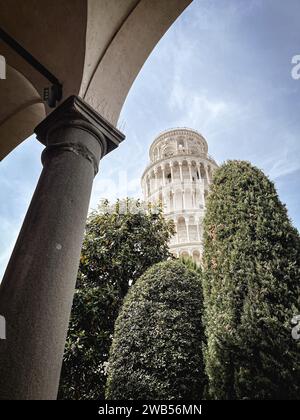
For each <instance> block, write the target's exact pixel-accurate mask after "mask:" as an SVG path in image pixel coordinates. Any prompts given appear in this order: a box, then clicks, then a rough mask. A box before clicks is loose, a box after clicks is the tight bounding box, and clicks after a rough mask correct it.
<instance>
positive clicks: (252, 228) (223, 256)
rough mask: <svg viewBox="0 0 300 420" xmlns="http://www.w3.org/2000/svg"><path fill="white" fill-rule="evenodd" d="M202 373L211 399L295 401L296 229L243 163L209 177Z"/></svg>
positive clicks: (298, 377)
mask: <svg viewBox="0 0 300 420" xmlns="http://www.w3.org/2000/svg"><path fill="white" fill-rule="evenodd" d="M204 232H205V233H204V250H205V252H204V271H205V273H204V280H203V286H204V306H205V320H206V324H207V326H206V336H207V348H206V352H205V361H206V372H207V374H208V377H209V388H210V395H211V397H212V398H215V399H289V398H291V399H292V398H295V399H299V396H300V347H299V345H300V343H297V342H296V341H294V340H293V339H292V337H291V328H292V327H291V319H292V317H293V316H294V315H297V314H300V308H299V296H300V293H299V290H300V287H299V286H300V247H299V244H300V242H299V234H298V232H297V230H296V229H294V228H293V227H292V225H291V223H290V221H289V219H288V216H287V212H286V209H285V206H284V205H283V204H282V203H281V202H280V201H279V198H278V196H277V193H276V190H275V187H274V185H273V183H272V182H270V181H269V180H268V178H267V177H266V176H265V175H264V174H263V173H262V172H261V171H260V170H258V169H257V168H255V167H253V166H251V165H250V164H249V163H247V162H241V161H229V162H227V163H225V164H224V165H223V166H222V167H220V168H219V169H218V170H217V171H216V172H215V175H214V182H213V184H212V187H211V192H210V194H209V196H208V200H207V210H206V215H205V220H204Z"/></svg>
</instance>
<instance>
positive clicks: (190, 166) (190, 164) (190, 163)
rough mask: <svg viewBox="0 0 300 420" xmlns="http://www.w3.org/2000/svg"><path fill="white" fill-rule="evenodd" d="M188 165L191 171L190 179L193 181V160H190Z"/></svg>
mask: <svg viewBox="0 0 300 420" xmlns="http://www.w3.org/2000/svg"><path fill="white" fill-rule="evenodd" d="M188 165H189V173H190V181H191V182H192V181H193V177H192V162H190V161H188Z"/></svg>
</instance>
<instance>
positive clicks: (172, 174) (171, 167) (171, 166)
mask: <svg viewBox="0 0 300 420" xmlns="http://www.w3.org/2000/svg"><path fill="white" fill-rule="evenodd" d="M169 165H170V170H171V182H174V171H173V162H170V163H169Z"/></svg>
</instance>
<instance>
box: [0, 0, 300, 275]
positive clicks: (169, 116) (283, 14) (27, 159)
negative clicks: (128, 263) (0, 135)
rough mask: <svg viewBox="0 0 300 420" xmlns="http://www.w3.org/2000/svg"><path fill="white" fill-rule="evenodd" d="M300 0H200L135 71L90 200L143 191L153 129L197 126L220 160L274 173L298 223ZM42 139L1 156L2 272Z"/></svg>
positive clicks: (26, 200)
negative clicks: (119, 135)
mask: <svg viewBox="0 0 300 420" xmlns="http://www.w3.org/2000/svg"><path fill="white" fill-rule="evenodd" d="M299 19H300V1H299V0H286V1H284V2H283V1H281V0H247V1H246V0H226V1H225V0H194V2H193V3H192V4H191V6H189V7H188V8H187V9H186V11H185V12H184V13H183V15H182V16H181V17H180V18H179V19H178V20H177V21H176V22H175V24H174V25H173V26H172V27H171V28H170V29H169V31H168V32H167V33H166V35H165V36H164V37H163V39H162V40H161V41H160V43H159V44H158V45H157V47H156V48H155V50H154V51H153V53H152V54H151V56H150V57H149V59H148V60H147V62H146V63H145V65H144V67H143V69H142V70H141V72H140V74H139V76H138V77H137V79H136V81H135V83H134V85H133V87H132V89H131V91H130V92H129V95H128V97H127V100H126V102H125V105H124V108H123V110H122V113H121V116H120V120H119V123H118V127H119V128H120V129H121V130H122V131H123V132H124V133H125V134H126V140H125V141H124V142H123V144H122V145H121V146H120V147H119V149H118V150H116V151H114V152H112V153H111V154H110V155H108V156H107V157H105V158H104V159H103V161H102V162H101V165H100V171H99V174H98V176H97V177H96V179H95V183H94V187H93V192H92V198H91V208H95V207H96V206H97V203H98V202H99V200H100V199H101V198H103V197H108V198H109V199H111V200H114V199H115V198H117V197H124V196H127V195H129V196H134V197H138V196H141V190H140V176H141V174H142V172H143V170H144V168H145V166H146V164H147V162H148V149H149V146H150V144H151V142H152V141H153V139H154V137H155V136H156V135H157V134H158V133H159V132H161V131H163V130H165V129H168V128H172V127H181V126H185V127H191V128H194V129H197V130H198V131H200V132H201V133H202V134H203V135H204V137H206V139H207V141H208V145H209V153H210V154H211V155H212V156H213V157H214V158H215V159H216V160H217V162H218V163H221V162H223V161H224V160H227V159H246V160H249V161H250V162H252V163H253V164H255V165H257V166H258V167H259V168H261V169H263V170H264V171H265V173H266V174H267V175H269V176H270V178H271V179H272V180H273V181H274V182H275V185H276V187H277V190H278V192H279V195H280V198H281V200H282V201H283V202H284V203H286V205H287V208H288V212H289V215H290V217H291V219H292V221H293V223H294V224H295V225H296V226H297V228H298V229H299V228H300V212H299V210H300V200H299V197H300V192H299V181H300V139H299V132H300V118H299V102H300V79H299V80H294V79H293V78H292V76H291V70H292V67H293V66H292V64H291V60H292V57H293V56H294V55H297V54H300V31H299ZM41 151H42V146H41V145H40V144H39V143H38V142H37V141H36V140H35V139H34V137H31V138H29V139H28V140H26V141H25V142H24V143H23V144H22V145H21V146H19V147H18V148H17V149H16V150H15V151H14V152H12V153H11V154H10V155H9V156H8V157H7V158H6V159H4V160H3V161H2V162H1V163H0V278H1V277H2V274H3V272H4V270H5V267H6V264H7V262H8V258H9V255H10V253H11V251H12V248H13V245H14V243H15V240H16V238H17V234H18V232H19V230H20V227H21V224H22V221H23V218H24V216H25V212H26V209H27V207H28V205H29V202H30V199H31V196H32V194H33V191H34V188H35V185H36V183H37V180H38V177H39V174H40V172H41V163H40V154H41Z"/></svg>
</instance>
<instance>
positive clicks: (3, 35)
mask: <svg viewBox="0 0 300 420" xmlns="http://www.w3.org/2000/svg"><path fill="white" fill-rule="evenodd" d="M0 39H2V41H3V42H5V43H6V44H7V45H9V46H10V47H11V48H12V49H13V50H14V51H15V52H16V53H17V54H19V55H20V56H21V57H22V58H23V59H24V60H25V61H27V63H28V64H30V65H31V66H32V67H33V68H34V69H35V70H37V71H38V72H39V73H40V74H41V75H43V76H44V77H45V78H46V79H47V80H49V82H50V83H51V84H52V85H51V87H50V88H49V87H47V88H44V97H43V99H44V101H46V102H47V104H48V106H49V107H50V108H55V107H56V103H57V102H59V101H60V100H61V98H62V96H63V87H62V84H61V83H60V82H59V80H58V79H57V78H56V77H55V76H54V75H53V74H52V73H51V72H50V71H49V70H48V69H46V67H44V66H43V64H41V63H40V62H39V61H38V60H37V59H36V58H35V57H33V55H32V54H30V52H28V51H27V50H25V48H23V47H22V45H20V44H19V43H18V42H17V41H16V40H15V39H14V38H12V37H11V36H10V35H9V34H8V33H7V32H5V31H4V30H3V29H2V28H0Z"/></svg>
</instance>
